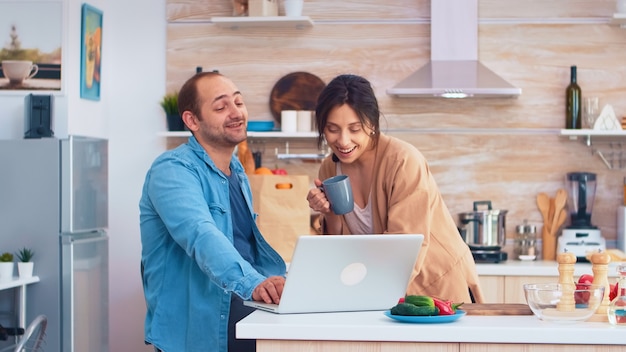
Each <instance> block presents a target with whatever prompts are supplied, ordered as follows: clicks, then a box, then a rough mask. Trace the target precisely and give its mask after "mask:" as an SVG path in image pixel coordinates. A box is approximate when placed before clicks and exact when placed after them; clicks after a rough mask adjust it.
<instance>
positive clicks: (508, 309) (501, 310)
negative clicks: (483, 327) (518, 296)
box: [459, 303, 533, 315]
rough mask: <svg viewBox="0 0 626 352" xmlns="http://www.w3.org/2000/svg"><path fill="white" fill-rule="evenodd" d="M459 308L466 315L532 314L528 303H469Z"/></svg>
mask: <svg viewBox="0 0 626 352" xmlns="http://www.w3.org/2000/svg"><path fill="white" fill-rule="evenodd" d="M459 309H462V310H464V311H466V312H467V315H533V312H532V311H531V310H530V308H528V305H526V304H517V303H494V304H492V303H470V304H463V305H462V306H461V307H459Z"/></svg>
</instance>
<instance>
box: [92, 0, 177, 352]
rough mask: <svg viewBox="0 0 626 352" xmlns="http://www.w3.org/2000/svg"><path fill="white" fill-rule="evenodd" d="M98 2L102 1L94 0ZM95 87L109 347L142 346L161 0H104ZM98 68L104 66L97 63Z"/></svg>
mask: <svg viewBox="0 0 626 352" xmlns="http://www.w3.org/2000/svg"><path fill="white" fill-rule="evenodd" d="M101 1H104V0H101ZM106 2H107V3H106V7H107V11H106V12H105V13H104V18H105V24H104V25H105V27H104V28H103V30H104V38H103V40H104V41H103V59H104V60H107V62H108V64H107V65H106V66H105V67H104V68H103V71H104V70H105V71H104V72H103V80H108V82H107V81H103V84H106V87H105V94H107V98H108V99H107V104H105V105H104V107H105V115H106V116H108V122H109V138H110V155H109V160H110V165H109V167H110V169H109V174H110V179H109V180H110V185H109V196H110V203H109V214H110V218H109V232H110V236H111V240H110V243H111V247H110V280H109V282H110V290H109V292H110V305H111V309H110V325H109V326H110V345H111V348H110V351H143V350H145V351H151V349H150V348H147V347H145V345H144V344H143V336H144V335H143V321H144V315H145V302H144V299H143V292H142V287H141V278H140V273H139V262H140V259H141V243H140V238H139V207H138V202H139V197H140V195H141V187H142V185H143V179H144V176H145V172H146V170H147V169H148V167H149V166H150V164H151V163H152V160H153V159H154V158H155V157H156V156H157V155H158V154H160V153H161V152H162V151H163V150H165V141H164V140H163V138H160V137H157V136H156V133H157V132H158V131H162V130H165V116H164V114H163V112H162V110H161V107H160V106H159V104H158V102H159V100H160V98H161V97H162V96H163V94H165V42H166V31H165V29H166V25H165V24H166V21H165V0H115V1H111V0H107V1H106ZM103 65H104V63H103Z"/></svg>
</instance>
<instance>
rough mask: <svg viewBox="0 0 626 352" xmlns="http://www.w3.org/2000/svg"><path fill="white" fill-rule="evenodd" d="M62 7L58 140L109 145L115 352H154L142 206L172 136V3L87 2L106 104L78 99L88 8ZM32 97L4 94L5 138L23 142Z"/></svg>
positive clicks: (0, 127)
mask: <svg viewBox="0 0 626 352" xmlns="http://www.w3.org/2000/svg"><path fill="white" fill-rule="evenodd" d="M2 1H6V0H0V2H2ZM38 1H55V0H38ZM56 1H59V0H56ZM62 2H63V4H64V16H65V17H66V18H65V19H64V23H66V24H65V25H64V26H65V28H64V31H65V33H64V43H63V76H64V78H63V79H64V82H63V84H64V88H65V89H64V91H63V92H62V94H57V93H55V94H54V95H55V111H54V113H55V122H54V129H55V135H56V136H57V137H64V136H66V135H67V134H80V135H88V136H100V137H107V138H109V140H110V144H109V181H110V182H109V197H110V198H109V199H110V203H109V234H110V271H109V272H110V280H109V281H110V295H109V296H110V351H151V350H152V349H151V348H148V347H146V346H145V345H144V343H143V320H144V314H145V303H144V300H143V293H142V288H141V279H140V274H139V261H140V258H141V244H140V238H139V209H138V201H139V197H140V194H141V187H142V184H143V178H144V175H145V172H146V170H147V169H148V167H149V165H150V163H151V162H152V160H153V159H154V158H155V157H156V156H157V155H158V154H159V153H161V152H162V151H163V150H164V149H165V141H164V140H163V139H162V138H159V137H157V136H156V133H157V132H158V131H160V130H164V129H165V117H164V115H163V112H162V111H161V108H160V106H159V105H158V101H159V100H160V98H161V96H163V94H164V93H165V39H166V31H165V29H166V26H165V24H166V21H165V0H89V1H88V3H89V4H90V5H93V6H95V7H97V8H99V9H100V10H102V11H103V44H102V45H103V47H102V67H101V68H102V86H101V100H100V101H99V102H94V101H89V100H84V99H80V95H79V92H80V89H79V77H80V45H79V43H80V42H79V40H80V14H81V10H80V8H81V5H82V1H79V0H63V1H62ZM0 43H1V44H0V45H2V46H3V45H4V43H5V40H4V39H2V38H0ZM25 94H26V93H24V94H16V93H14V92H13V93H11V92H0V138H2V139H20V138H22V137H23V134H24V130H23V125H24V122H23V109H24V108H23V101H24V95H25Z"/></svg>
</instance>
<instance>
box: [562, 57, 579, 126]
mask: <svg viewBox="0 0 626 352" xmlns="http://www.w3.org/2000/svg"><path fill="white" fill-rule="evenodd" d="M581 94H582V93H581V90H580V86H579V85H578V83H577V82H576V66H572V67H570V83H569V85H568V86H567V88H566V89H565V128H567V129H580V128H581V121H580V120H581V117H580V115H581V106H580V104H581Z"/></svg>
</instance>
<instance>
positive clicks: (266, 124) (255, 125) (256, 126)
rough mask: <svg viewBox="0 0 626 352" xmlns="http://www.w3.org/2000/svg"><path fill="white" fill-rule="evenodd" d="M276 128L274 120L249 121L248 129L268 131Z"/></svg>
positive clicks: (251, 130)
mask: <svg viewBox="0 0 626 352" xmlns="http://www.w3.org/2000/svg"><path fill="white" fill-rule="evenodd" d="M273 129H274V121H248V131H250V132H268V131H271V130H273Z"/></svg>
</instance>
